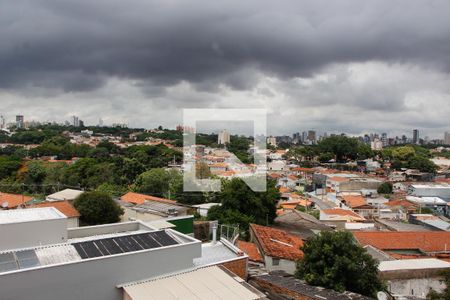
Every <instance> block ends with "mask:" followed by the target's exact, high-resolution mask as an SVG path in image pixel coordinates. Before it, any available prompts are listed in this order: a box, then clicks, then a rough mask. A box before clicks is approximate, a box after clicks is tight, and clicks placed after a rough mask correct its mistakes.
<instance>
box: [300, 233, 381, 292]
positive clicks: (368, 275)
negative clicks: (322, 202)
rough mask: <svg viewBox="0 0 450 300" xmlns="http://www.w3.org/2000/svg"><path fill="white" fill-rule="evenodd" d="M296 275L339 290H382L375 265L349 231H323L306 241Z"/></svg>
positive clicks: (315, 283) (307, 280)
mask: <svg viewBox="0 0 450 300" xmlns="http://www.w3.org/2000/svg"><path fill="white" fill-rule="evenodd" d="M302 250H303V252H304V258H303V259H302V260H300V261H299V262H298V264H297V272H296V276H297V277H298V278H301V279H304V280H306V282H308V283H309V284H312V285H318V286H323V287H325V288H330V289H334V290H336V291H339V292H343V291H345V290H348V291H352V292H355V293H359V294H363V295H367V296H371V297H374V296H375V295H376V293H377V292H378V291H380V290H382V289H383V288H384V287H383V283H382V282H381V281H380V279H379V278H378V264H377V262H376V260H375V259H373V258H372V257H371V256H370V255H369V254H368V253H367V252H366V251H365V250H364V249H363V248H362V247H361V246H359V245H357V244H356V242H355V241H354V239H353V236H352V234H351V233H349V232H346V231H337V232H332V231H323V232H322V233H320V235H317V236H314V237H312V238H310V239H309V240H307V242H306V243H305V245H304V246H303V248H302Z"/></svg>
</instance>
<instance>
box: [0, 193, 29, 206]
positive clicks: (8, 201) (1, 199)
mask: <svg viewBox="0 0 450 300" xmlns="http://www.w3.org/2000/svg"><path fill="white" fill-rule="evenodd" d="M31 200H33V197H30V196H25V195H18V194H10V193H3V192H0V205H1V208H0V209H14V208H18V207H25V206H26V205H27V203H28V202H29V201H31Z"/></svg>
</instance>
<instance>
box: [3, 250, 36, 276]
mask: <svg viewBox="0 0 450 300" xmlns="http://www.w3.org/2000/svg"><path fill="white" fill-rule="evenodd" d="M39 265H40V262H39V259H38V258H37V256H36V252H34V250H22V251H16V252H8V253H2V254H0V272H7V271H13V270H18V269H27V268H32V267H37V266H39Z"/></svg>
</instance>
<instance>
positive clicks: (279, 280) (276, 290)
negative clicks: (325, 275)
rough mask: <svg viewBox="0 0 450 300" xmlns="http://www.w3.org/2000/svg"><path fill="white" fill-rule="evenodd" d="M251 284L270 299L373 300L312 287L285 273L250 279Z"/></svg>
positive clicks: (273, 273)
mask: <svg viewBox="0 0 450 300" xmlns="http://www.w3.org/2000/svg"><path fill="white" fill-rule="evenodd" d="M249 283H250V284H251V285H253V286H255V287H256V288H258V289H259V290H262V291H264V292H265V293H266V294H267V295H268V298H269V299H298V300H371V299H372V298H370V297H366V296H363V295H360V294H356V293H352V292H348V291H346V292H343V293H339V292H336V291H334V290H331V289H325V288H323V287H320V286H311V285H309V284H307V283H306V282H305V281H302V280H299V279H297V278H295V277H294V276H292V275H289V274H286V273H284V272H272V273H269V274H262V275H259V276H254V277H251V278H250V281H249Z"/></svg>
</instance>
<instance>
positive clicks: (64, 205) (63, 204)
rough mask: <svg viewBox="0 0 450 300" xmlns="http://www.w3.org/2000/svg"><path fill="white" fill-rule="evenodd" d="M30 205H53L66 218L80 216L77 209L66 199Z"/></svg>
mask: <svg viewBox="0 0 450 300" xmlns="http://www.w3.org/2000/svg"><path fill="white" fill-rule="evenodd" d="M31 207H54V208H56V209H57V210H59V211H60V212H62V213H63V214H64V215H65V216H66V217H68V218H77V217H79V216H80V213H79V212H78V210H77V209H76V208H75V207H73V206H72V204H70V203H69V202H67V201H55V202H42V203H38V204H34V205H33V206H31Z"/></svg>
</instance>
